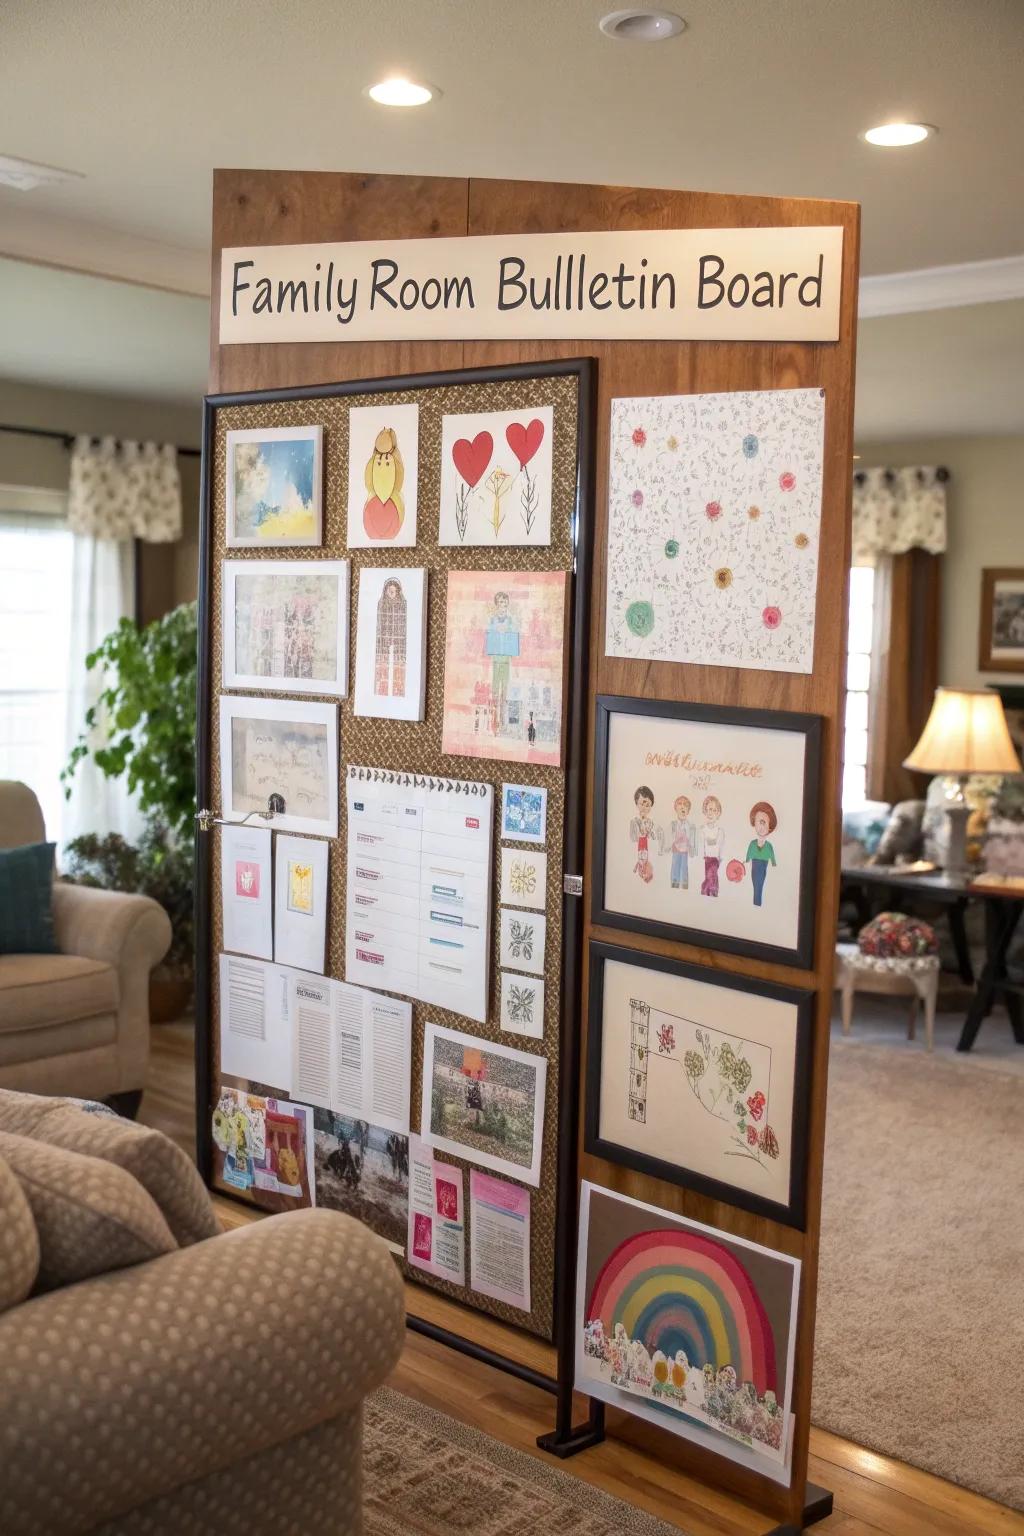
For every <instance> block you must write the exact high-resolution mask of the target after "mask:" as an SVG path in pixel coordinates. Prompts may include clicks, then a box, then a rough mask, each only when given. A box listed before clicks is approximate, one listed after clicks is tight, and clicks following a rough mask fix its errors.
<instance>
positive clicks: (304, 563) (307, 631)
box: [223, 560, 349, 699]
mask: <svg viewBox="0 0 1024 1536" xmlns="http://www.w3.org/2000/svg"><path fill="white" fill-rule="evenodd" d="M223 574H224V686H225V688H258V689H260V690H261V691H262V690H273V691H274V692H279V693H333V694H337V696H338V697H339V698H341V699H343V698H344V697H345V695H346V694H347V693H348V602H349V593H348V586H349V563H348V561H347V560H225V562H224V566H223Z"/></svg>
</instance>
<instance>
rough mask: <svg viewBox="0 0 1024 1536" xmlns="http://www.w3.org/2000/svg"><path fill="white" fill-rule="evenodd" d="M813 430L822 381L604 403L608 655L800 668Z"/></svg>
mask: <svg viewBox="0 0 1024 1536" xmlns="http://www.w3.org/2000/svg"><path fill="white" fill-rule="evenodd" d="M824 431H825V391H824V390H823V389H774V390H758V391H753V390H748V391H737V392H735V393H731V394H715V395H660V396H652V397H648V398H637V399H622V400H613V401H612V414H611V462H610V473H609V495H608V561H607V570H608V579H607V590H606V608H605V650H606V652H607V654H608V655H609V656H628V657H631V658H634V659H642V660H646V661H680V662H699V663H703V664H710V665H712V666H723V667H751V668H756V669H759V670H762V671H768V672H810V671H811V669H812V666H813V661H814V610H815V599H816V595H817V587H818V559H819V552H820V551H819V533H820V523H821V478H822V454H823V446H824ZM837 553H838V552H837Z"/></svg>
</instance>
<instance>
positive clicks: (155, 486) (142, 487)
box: [68, 437, 181, 544]
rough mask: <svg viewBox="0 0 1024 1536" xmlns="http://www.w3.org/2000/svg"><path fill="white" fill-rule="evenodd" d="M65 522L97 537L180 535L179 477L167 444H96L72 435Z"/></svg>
mask: <svg viewBox="0 0 1024 1536" xmlns="http://www.w3.org/2000/svg"><path fill="white" fill-rule="evenodd" d="M68 524H69V526H70V527H71V529H72V530H73V531H74V532H75V533H79V534H84V535H86V536H88V537H91V538H97V539H145V541H146V542H147V543H149V544H169V543H172V542H173V541H174V540H175V539H180V538H181V479H180V476H179V474H178V454H177V449H176V448H174V447H173V446H172V445H171V444H170V443H164V444H163V445H162V446H160V445H158V444H157V443H134V442H125V443H121V444H118V442H117V441H116V440H115V439H114V438H112V437H105V438H103V439H102V441H101V442H99V443H94V442H93V441H92V439H91V438H88V437H79V438H76V439H75V444H74V447H73V448H72V450H71V481H70V485H69V487H68Z"/></svg>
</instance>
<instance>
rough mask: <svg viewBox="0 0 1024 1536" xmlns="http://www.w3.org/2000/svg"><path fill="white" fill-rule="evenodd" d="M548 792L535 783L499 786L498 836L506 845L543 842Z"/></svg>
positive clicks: (545, 831)
mask: <svg viewBox="0 0 1024 1536" xmlns="http://www.w3.org/2000/svg"><path fill="white" fill-rule="evenodd" d="M547 826H548V792H547V790H546V789H541V788H540V786H539V785H536V784H503V785H502V786H501V835H502V837H503V839H504V840H505V842H507V843H543V842H546V841H547V835H548V832H547Z"/></svg>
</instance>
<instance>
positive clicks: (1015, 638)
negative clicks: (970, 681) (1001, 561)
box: [978, 567, 1024, 672]
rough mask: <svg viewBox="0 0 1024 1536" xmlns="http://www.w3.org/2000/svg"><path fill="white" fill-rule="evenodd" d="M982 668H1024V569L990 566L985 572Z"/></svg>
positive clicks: (982, 574)
mask: <svg viewBox="0 0 1024 1536" xmlns="http://www.w3.org/2000/svg"><path fill="white" fill-rule="evenodd" d="M978 669H979V671H981V672H1024V569H1022V568H1020V567H1017V568H1016V569H1007V568H1005V567H998V568H994V567H988V568H987V569H985V570H983V571H982V573H981V626H980V630H979V634H978Z"/></svg>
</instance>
